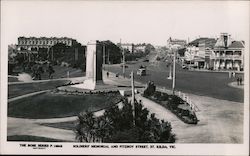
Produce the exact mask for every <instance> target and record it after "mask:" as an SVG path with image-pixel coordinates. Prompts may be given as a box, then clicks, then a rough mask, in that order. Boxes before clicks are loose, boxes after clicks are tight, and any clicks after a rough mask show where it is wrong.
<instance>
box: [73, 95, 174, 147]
mask: <svg viewBox="0 0 250 156" xmlns="http://www.w3.org/2000/svg"><path fill="white" fill-rule="evenodd" d="M78 118H79V119H78V124H77V127H76V134H77V136H76V138H77V139H78V140H79V141H85V142H91V141H93V142H130V143H132V142H133V143H134V142H169V143H173V142H175V135H174V134H173V133H172V127H171V124H170V123H169V122H165V121H164V120H161V121H160V120H159V119H157V118H156V117H155V114H150V117H149V111H148V110H147V108H144V107H143V106H142V103H141V102H140V101H139V102H137V101H135V117H134V116H133V110H132V105H131V103H130V102H128V100H127V99H125V100H124V101H123V107H122V108H118V106H117V105H116V106H113V107H110V108H108V109H106V110H105V113H104V115H103V116H101V117H94V116H93V114H91V113H85V114H81V115H79V116H78ZM133 120H135V124H134V121H133Z"/></svg>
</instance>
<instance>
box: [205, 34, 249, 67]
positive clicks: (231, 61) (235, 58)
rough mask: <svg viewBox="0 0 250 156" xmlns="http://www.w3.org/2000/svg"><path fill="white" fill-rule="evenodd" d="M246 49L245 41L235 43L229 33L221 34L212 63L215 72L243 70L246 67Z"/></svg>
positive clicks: (214, 50)
mask: <svg viewBox="0 0 250 156" xmlns="http://www.w3.org/2000/svg"><path fill="white" fill-rule="evenodd" d="M244 48H245V44H244V42H243V41H233V40H232V39H231V36H230V35H229V34H227V33H221V35H220V38H219V39H218V40H217V42H216V44H215V46H214V49H213V55H212V56H211V58H210V59H211V63H212V66H213V68H214V69H215V70H220V69H233V70H242V69H243V65H244V62H243V61H244Z"/></svg>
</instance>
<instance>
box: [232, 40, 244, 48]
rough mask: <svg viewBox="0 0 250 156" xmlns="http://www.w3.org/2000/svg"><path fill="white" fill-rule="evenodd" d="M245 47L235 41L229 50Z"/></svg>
mask: <svg viewBox="0 0 250 156" xmlns="http://www.w3.org/2000/svg"><path fill="white" fill-rule="evenodd" d="M244 47H245V45H244V43H243V42H241V41H233V42H232V44H231V45H229V46H228V48H244Z"/></svg>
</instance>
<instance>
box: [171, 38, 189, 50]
mask: <svg viewBox="0 0 250 156" xmlns="http://www.w3.org/2000/svg"><path fill="white" fill-rule="evenodd" d="M186 44H187V41H186V40H179V39H172V38H171V37H170V38H169V39H168V40H167V46H168V48H172V47H177V48H184V47H185V46H186Z"/></svg>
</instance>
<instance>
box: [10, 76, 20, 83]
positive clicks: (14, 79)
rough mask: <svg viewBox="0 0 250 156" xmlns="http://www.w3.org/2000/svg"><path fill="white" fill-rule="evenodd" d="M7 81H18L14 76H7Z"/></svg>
mask: <svg viewBox="0 0 250 156" xmlns="http://www.w3.org/2000/svg"><path fill="white" fill-rule="evenodd" d="M8 82H19V81H18V79H17V78H16V77H8Z"/></svg>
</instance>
